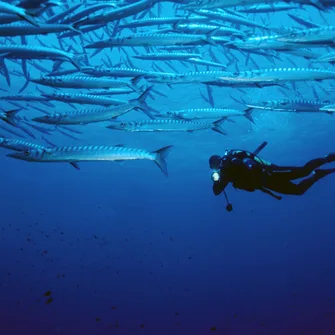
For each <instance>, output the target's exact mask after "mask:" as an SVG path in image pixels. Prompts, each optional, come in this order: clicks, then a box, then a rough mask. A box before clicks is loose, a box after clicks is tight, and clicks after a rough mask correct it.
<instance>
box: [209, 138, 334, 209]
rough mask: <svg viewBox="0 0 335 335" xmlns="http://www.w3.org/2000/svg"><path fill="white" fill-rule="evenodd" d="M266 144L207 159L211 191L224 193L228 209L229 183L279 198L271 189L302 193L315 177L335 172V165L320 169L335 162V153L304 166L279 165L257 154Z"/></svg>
mask: <svg viewBox="0 0 335 335" xmlns="http://www.w3.org/2000/svg"><path fill="white" fill-rule="evenodd" d="M266 145H267V142H264V143H262V144H261V145H260V146H259V147H258V148H257V149H256V150H255V151H254V152H249V151H245V150H226V151H225V154H224V156H223V157H220V156H218V155H213V156H211V157H210V158H209V166H210V168H211V169H212V170H213V172H212V181H213V193H214V195H219V194H221V193H222V192H224V195H225V198H226V201H227V206H226V209H227V211H228V212H231V211H232V210H233V206H232V204H231V203H229V201H228V197H227V194H226V192H225V188H226V187H227V185H228V184H229V183H232V185H233V187H234V188H237V189H241V190H245V191H248V192H254V191H255V190H260V191H262V192H264V193H266V194H269V195H271V196H272V197H274V198H276V199H278V200H281V199H282V197H281V196H279V195H276V194H274V193H273V192H277V193H281V194H289V195H303V194H304V193H305V192H306V191H307V190H308V189H309V188H310V187H311V186H312V185H313V184H314V183H316V182H317V181H318V180H320V179H322V178H323V177H325V176H327V175H329V174H331V173H334V172H335V168H333V169H319V168H320V167H321V166H322V165H324V164H328V163H332V162H335V153H331V154H329V155H327V156H325V157H322V158H316V159H313V160H311V161H309V162H307V163H306V164H305V165H303V166H279V165H275V164H272V163H269V162H267V161H265V160H263V159H261V158H259V157H258V156H257V155H258V153H259V152H260V151H261V150H262V149H264V147H265V146H266ZM310 174H311V176H309V175H310ZM308 176H309V177H308ZM306 177H307V178H306ZM300 178H305V179H303V180H302V181H300V182H299V183H297V184H295V183H293V182H292V181H293V180H295V179H300Z"/></svg>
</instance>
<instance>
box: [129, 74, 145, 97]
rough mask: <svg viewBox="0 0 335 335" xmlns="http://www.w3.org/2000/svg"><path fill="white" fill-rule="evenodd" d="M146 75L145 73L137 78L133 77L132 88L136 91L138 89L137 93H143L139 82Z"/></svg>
mask: <svg viewBox="0 0 335 335" xmlns="http://www.w3.org/2000/svg"><path fill="white" fill-rule="evenodd" d="M144 77H145V75H144V74H140V75H139V76H136V77H135V78H133V79H132V80H131V85H130V88H132V89H133V90H134V91H136V92H137V93H141V89H140V87H139V83H140V81H141V80H142V79H143V78H144Z"/></svg>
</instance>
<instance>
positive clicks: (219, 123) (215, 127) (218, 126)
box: [212, 118, 227, 135]
mask: <svg viewBox="0 0 335 335" xmlns="http://www.w3.org/2000/svg"><path fill="white" fill-rule="evenodd" d="M225 121H226V118H223V119H220V120H217V121H215V122H213V127H212V129H213V130H214V131H216V132H217V133H220V134H222V135H227V133H226V132H225V131H224V129H223V128H222V127H221V126H222V124H223V123H224V122H225Z"/></svg>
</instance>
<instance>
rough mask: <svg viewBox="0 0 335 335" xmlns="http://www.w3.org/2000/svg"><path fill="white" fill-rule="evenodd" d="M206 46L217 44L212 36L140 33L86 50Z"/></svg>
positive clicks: (117, 38) (97, 44) (112, 39)
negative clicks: (180, 45) (118, 47)
mask: <svg viewBox="0 0 335 335" xmlns="http://www.w3.org/2000/svg"><path fill="white" fill-rule="evenodd" d="M178 44H182V45H204V44H212V45H214V44H215V42H214V40H213V39H212V35H211V34H208V35H191V34H173V33H172V34H158V33H139V34H134V35H130V36H127V37H116V38H110V39H108V40H105V41H98V42H95V43H92V44H89V45H86V46H85V48H86V49H104V48H110V47H113V46H165V45H178Z"/></svg>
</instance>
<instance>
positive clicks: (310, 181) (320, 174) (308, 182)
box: [296, 169, 335, 195]
mask: <svg viewBox="0 0 335 335" xmlns="http://www.w3.org/2000/svg"><path fill="white" fill-rule="evenodd" d="M334 172H335V169H325V170H315V172H314V174H313V176H311V177H309V178H306V179H304V180H302V181H301V182H300V183H299V184H297V185H296V186H297V190H298V191H299V193H298V194H299V195H302V194H304V193H305V192H306V191H307V190H308V189H309V188H310V187H312V186H313V185H314V184H315V183H316V182H317V181H319V180H320V179H322V178H324V177H326V176H328V175H329V174H331V173H334Z"/></svg>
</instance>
